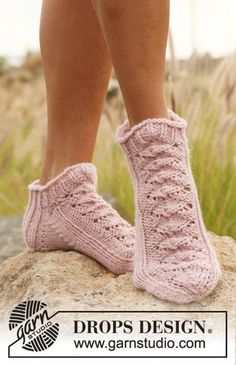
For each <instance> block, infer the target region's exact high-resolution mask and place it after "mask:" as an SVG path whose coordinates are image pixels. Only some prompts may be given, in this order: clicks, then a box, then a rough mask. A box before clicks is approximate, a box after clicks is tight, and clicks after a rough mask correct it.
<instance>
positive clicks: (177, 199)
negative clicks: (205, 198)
mask: <svg viewBox="0 0 236 365" xmlns="http://www.w3.org/2000/svg"><path fill="white" fill-rule="evenodd" d="M169 118H170V119H146V120H144V121H142V122H141V123H140V124H138V125H136V126H134V127H133V128H130V127H129V124H128V121H126V122H125V123H124V124H123V125H122V126H121V127H120V128H119V129H118V131H117V140H118V142H120V143H121V146H122V148H123V151H124V153H125V155H126V157H127V160H128V165H129V168H130V171H131V175H132V179H133V183H134V186H135V196H136V240H137V243H136V248H135V253H134V283H135V284H136V286H138V287H141V288H144V289H146V290H148V291H150V292H151V293H152V294H154V295H156V296H158V297H160V298H162V299H166V300H170V301H174V302H178V303H188V302H191V301H193V300H199V299H202V298H204V297H205V296H207V295H208V294H209V293H211V292H212V290H213V289H214V288H215V286H216V284H217V282H218V280H219V278H220V269H219V265H218V262H217V259H216V255H215V253H214V250H213V248H212V247H211V244H210V242H209V239H208V236H207V232H206V229H205V227H204V223H203V219H202V215H201V210H200V206H199V202H198V196H197V191H196V187H195V183H194V180H193V177H192V173H191V168H190V162H189V156H188V155H189V153H188V147H187V140H186V137H185V131H184V129H185V127H186V122H185V121H184V120H183V119H180V118H179V117H178V116H177V115H175V114H174V113H172V112H170V117H169Z"/></svg>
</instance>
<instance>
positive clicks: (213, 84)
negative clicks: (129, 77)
mask: <svg viewBox="0 0 236 365" xmlns="http://www.w3.org/2000/svg"><path fill="white" fill-rule="evenodd" d="M235 65H236V54H232V55H230V56H227V57H224V58H218V59H215V58H212V57H211V56H210V55H204V56H199V55H198V54H197V53H194V54H193V55H192V56H191V58H189V59H187V60H184V61H180V60H176V59H175V57H174V53H172V57H171V58H170V61H168V63H167V70H166V95H167V99H168V104H169V107H170V108H172V109H173V110H174V111H175V112H177V113H179V114H180V115H181V116H182V117H184V118H185V119H187V121H188V129H187V133H188V137H189V146H190V150H191V162H192V168H193V174H194V177H195V181H196V184H197V187H198V193H199V198H200V203H201V207H202V210H203V215H204V219H205V223H206V225H207V228H208V229H209V230H211V231H214V232H215V233H217V234H219V235H229V236H232V237H234V238H236V194H235V191H236V67H235ZM125 118H126V111H125V107H124V103H123V99H122V96H121V93H120V90H119V86H118V83H117V80H116V78H115V74H114V73H113V78H112V79H111V82H110V85H109V89H108V92H107V98H106V102H105V104H104V110H103V114H102V117H101V125H100V129H99V135H98V140H97V145H96V150H95V154H94V162H95V164H96V166H97V168H98V176H99V184H98V188H99V191H100V192H101V193H102V194H103V195H104V197H105V198H107V199H108V200H109V201H111V202H112V203H113V204H114V205H115V206H116V208H117V209H118V210H119V211H120V213H121V214H122V215H123V216H124V217H125V218H127V219H128V220H129V221H130V222H132V223H133V220H134V202H133V191H132V186H131V181H130V178H129V175H128V170H127V166H126V162H125V160H124V158H123V155H122V153H121V150H120V147H119V146H117V145H116V143H115V141H114V132H115V129H116V127H117V126H118V125H119V124H120V123H121V122H122V121H123V120H124V119H125ZM45 138H46V101H45V87H44V80H43V74H42V68H41V59H40V56H39V54H38V53H35V54H31V53H29V54H27V56H26V58H25V60H24V62H23V64H22V65H20V66H18V67H11V66H10V65H9V63H8V62H7V60H6V59H4V58H0V215H2V216H19V215H22V214H23V212H24V209H25V207H26V204H27V184H29V183H30V182H32V181H33V180H34V179H37V178H38V177H39V174H40V170H41V165H42V158H43V151H44V145H45Z"/></svg>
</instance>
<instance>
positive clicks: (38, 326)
mask: <svg viewBox="0 0 236 365" xmlns="http://www.w3.org/2000/svg"><path fill="white" fill-rule="evenodd" d="M46 306H47V304H45V303H42V302H40V301H38V300H29V301H25V302H22V303H20V304H18V305H17V306H16V307H15V308H14V309H13V311H12V312H11V315H10V319H9V329H10V331H11V330H13V329H15V328H17V332H16V335H17V339H18V340H22V348H23V349H25V350H28V351H34V352H38V351H44V350H46V349H48V348H49V347H50V346H52V345H53V344H54V342H55V341H56V339H57V336H58V333H59V324H58V323H52V322H51V320H50V317H49V315H48V312H47V309H44V308H45V307H46Z"/></svg>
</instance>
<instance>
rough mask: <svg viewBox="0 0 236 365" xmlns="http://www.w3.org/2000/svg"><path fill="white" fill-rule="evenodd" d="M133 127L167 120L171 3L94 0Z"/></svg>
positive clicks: (163, 1)
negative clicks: (166, 58)
mask: <svg viewBox="0 0 236 365" xmlns="http://www.w3.org/2000/svg"><path fill="white" fill-rule="evenodd" d="M91 1H92V4H93V6H94V9H95V11H96V14H97V16H98V19H99V22H100V24H101V27H102V29H103V32H104V36H105V38H106V41H107V44H108V46H109V50H110V54H111V58H112V62H113V65H114V68H115V71H116V74H117V77H118V79H119V82H120V86H121V90H122V94H123V97H124V100H125V104H126V109H127V113H128V117H129V122H130V124H131V125H133V124H136V123H138V122H140V121H142V120H144V119H146V118H152V117H167V109H166V104H165V98H164V92H163V86H164V72H165V52H166V41H167V33H168V23H169V0H145V1H143V0H119V1H117V0H91Z"/></svg>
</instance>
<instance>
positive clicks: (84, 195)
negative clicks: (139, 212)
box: [23, 163, 135, 274]
mask: <svg viewBox="0 0 236 365" xmlns="http://www.w3.org/2000/svg"><path fill="white" fill-rule="evenodd" d="M96 182H97V175H96V168H95V166H94V165H92V164H90V163H80V164H77V165H73V166H70V167H68V168H66V169H65V170H64V171H63V172H62V173H61V174H60V175H58V176H57V177H56V178H55V179H53V180H51V181H50V182H48V183H47V184H46V185H40V183H39V180H37V181H34V182H33V183H31V184H30V185H29V186H28V188H29V194H30V198H29V204H28V208H27V210H26V212H25V215H24V220H23V233H24V237H25V241H26V243H27V244H28V246H30V247H32V248H34V249H35V250H39V251H50V250H56V249H67V250H68V249H69V250H78V251H80V252H82V253H85V254H87V255H89V256H91V257H93V258H94V259H96V260H97V261H99V262H101V263H102V264H103V265H104V266H106V267H107V268H108V269H109V270H110V271H112V272H114V273H115V274H122V273H125V272H127V271H131V270H132V269H133V244H134V240H135V234H134V229H133V227H131V226H130V225H129V224H128V223H127V222H126V221H125V220H124V219H122V218H121V217H120V216H119V214H118V213H117V212H116V211H115V210H114V209H113V208H112V207H111V205H110V204H108V203H107V202H105V201H104V200H103V199H102V197H100V196H99V195H98V194H97V193H96Z"/></svg>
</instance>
